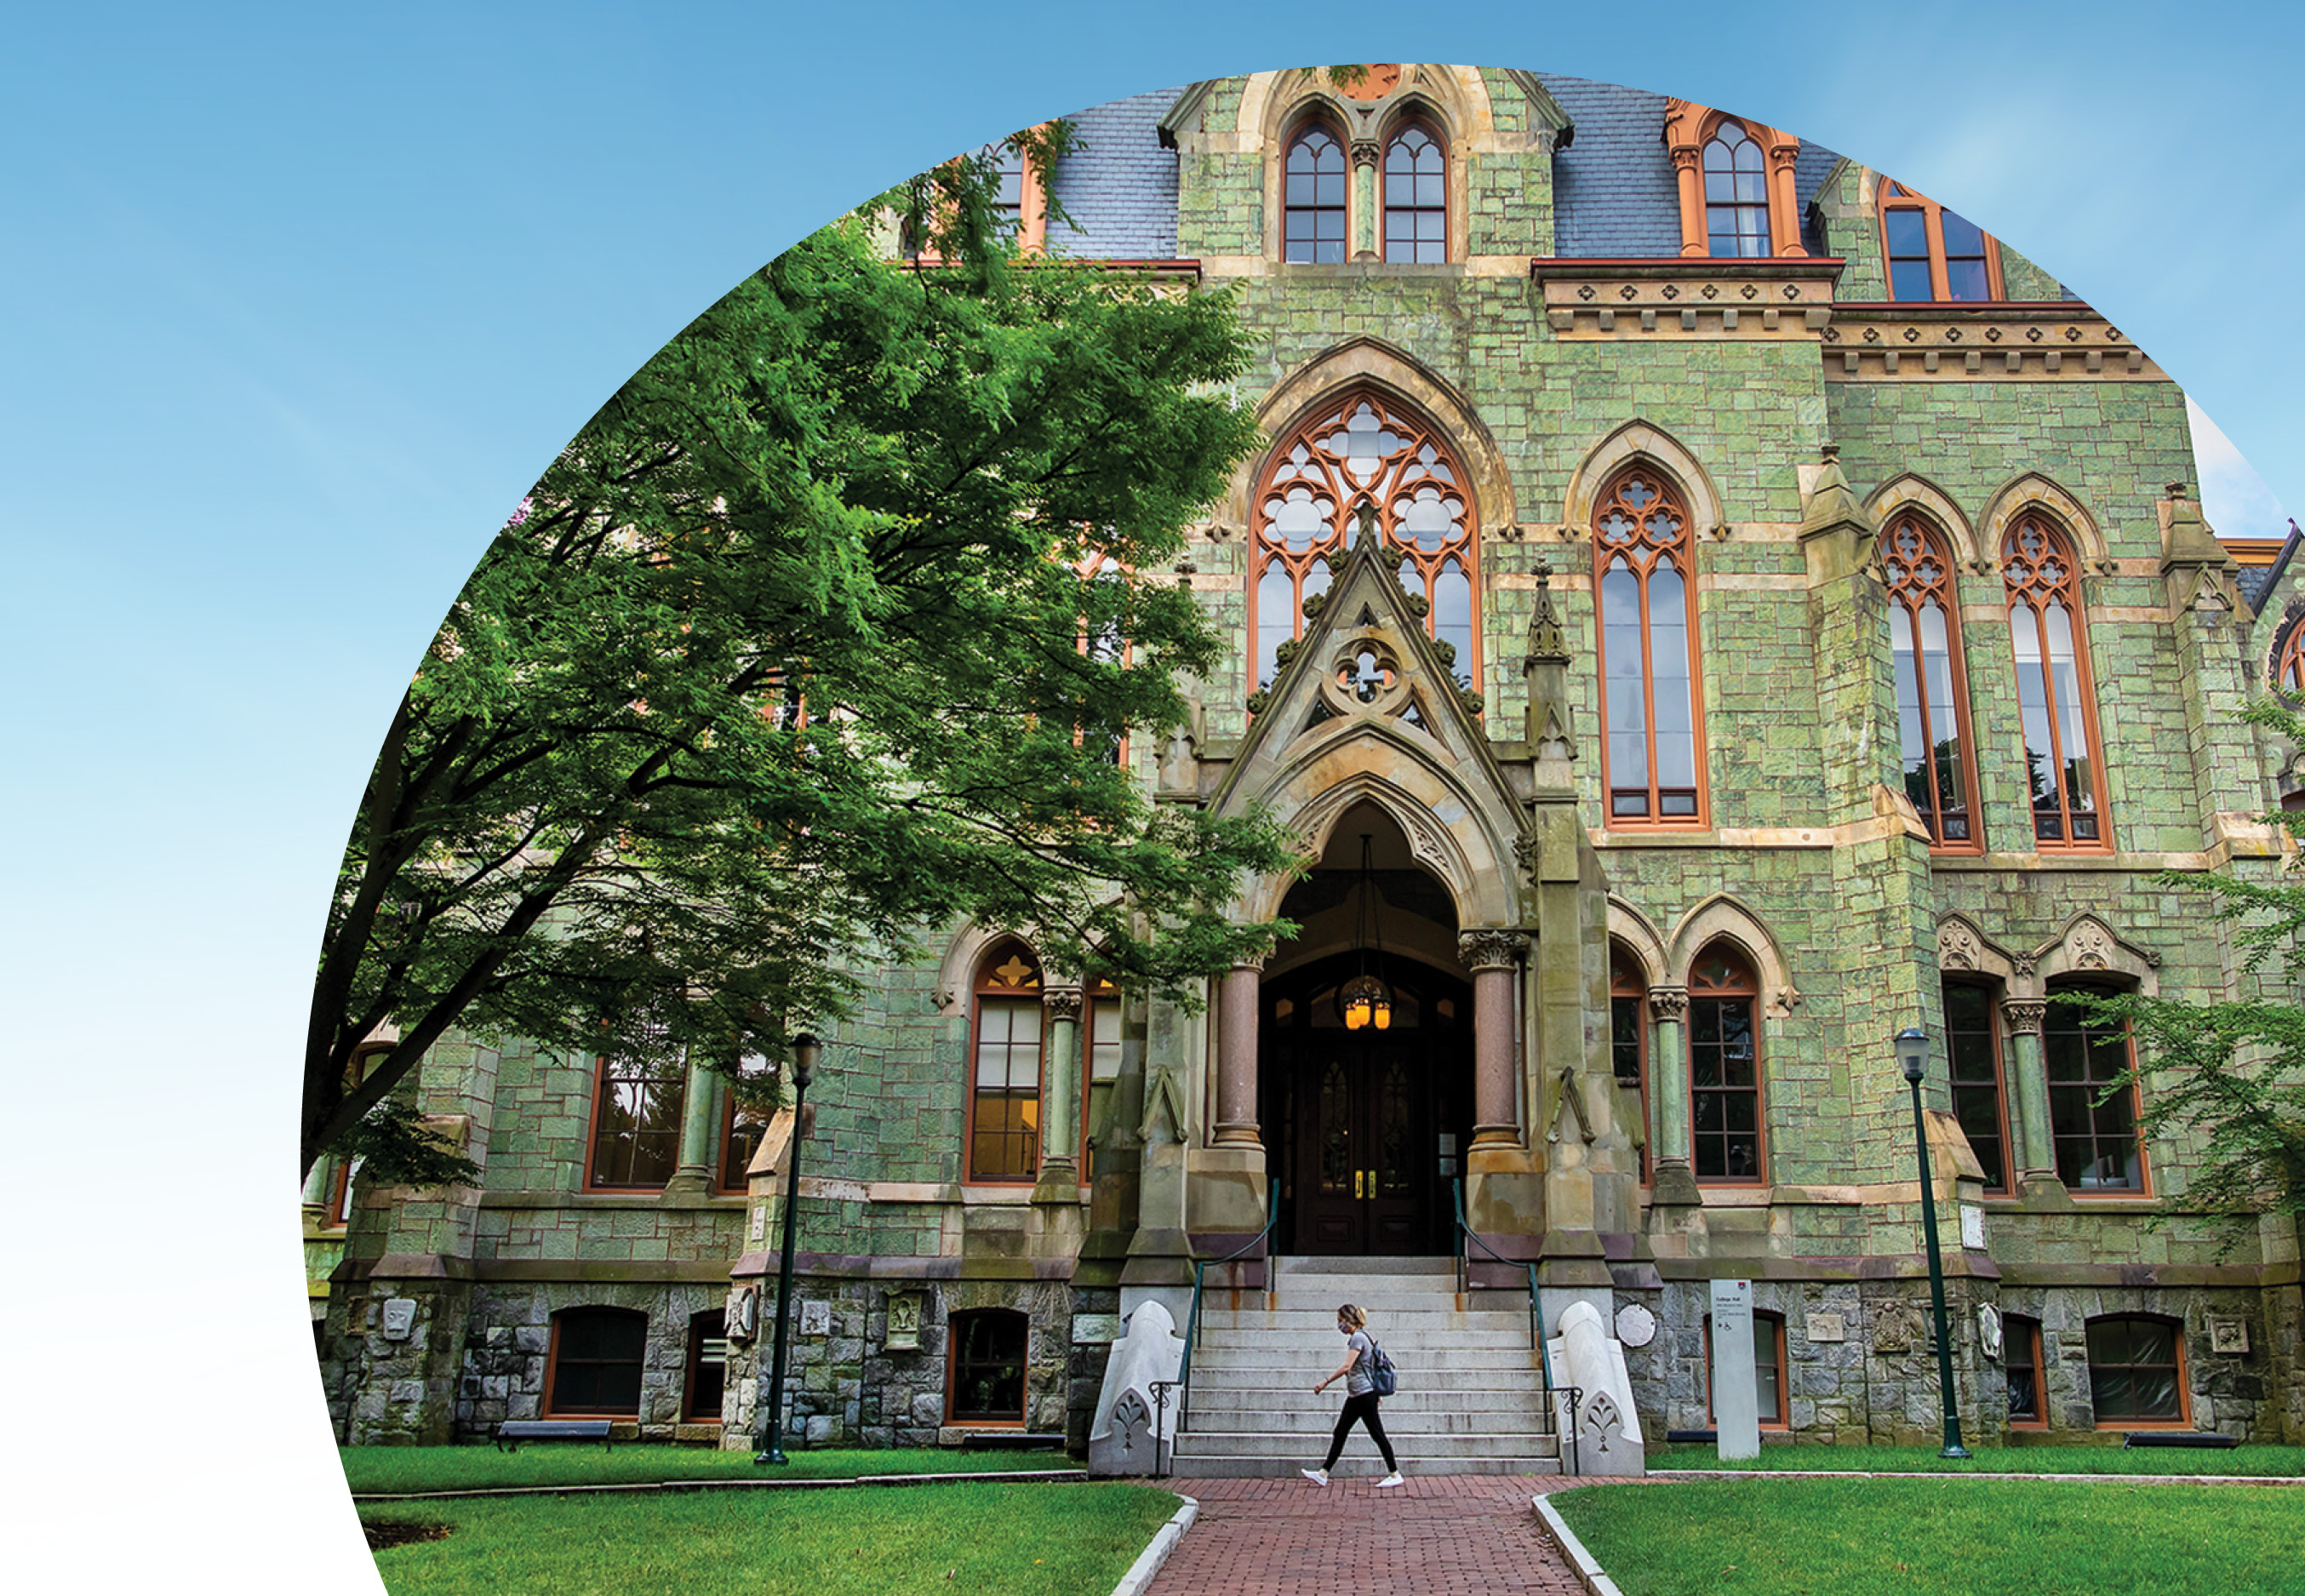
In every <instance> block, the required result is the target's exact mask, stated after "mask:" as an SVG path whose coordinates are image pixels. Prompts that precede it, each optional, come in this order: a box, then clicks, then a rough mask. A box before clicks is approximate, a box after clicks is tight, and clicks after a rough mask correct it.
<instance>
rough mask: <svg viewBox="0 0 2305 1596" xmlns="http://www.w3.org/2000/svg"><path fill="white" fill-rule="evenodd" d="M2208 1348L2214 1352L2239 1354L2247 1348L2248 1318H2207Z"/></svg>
mask: <svg viewBox="0 0 2305 1596" xmlns="http://www.w3.org/2000/svg"><path fill="white" fill-rule="evenodd" d="M2209 1350H2210V1351H2211V1352H2215V1353H2226V1354H2236V1355H2237V1354H2241V1353H2245V1352H2247V1351H2248V1350H2249V1320H2246V1319H2212V1320H2209Z"/></svg>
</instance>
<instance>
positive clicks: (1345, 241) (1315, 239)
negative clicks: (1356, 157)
mask: <svg viewBox="0 0 2305 1596" xmlns="http://www.w3.org/2000/svg"><path fill="white" fill-rule="evenodd" d="M1316 133H1317V134H1319V135H1320V136H1321V137H1323V138H1324V139H1326V140H1328V141H1329V143H1330V144H1331V146H1332V147H1334V149H1335V150H1336V152H1337V161H1338V166H1339V168H1340V170H1339V172H1338V173H1337V174H1334V175H1335V176H1336V178H1337V182H1338V186H1339V201H1338V203H1337V204H1335V205H1322V204H1318V203H1307V204H1302V205H1299V204H1292V203H1291V202H1290V195H1289V188H1290V179H1291V175H1292V174H1291V172H1290V170H1289V168H1290V167H1291V166H1292V165H1293V164H1294V163H1295V161H1296V158H1297V148H1298V147H1299V146H1300V145H1303V144H1304V143H1306V140H1309V139H1311V138H1312V137H1313V136H1314V134H1316ZM1320 159H1321V157H1320V156H1319V155H1318V154H1316V155H1315V156H1314V161H1315V162H1317V161H1319V160H1320ZM1305 175H1306V178H1307V179H1308V180H1309V181H1310V182H1311V183H1312V184H1313V197H1314V200H1318V198H1319V195H1320V183H1321V180H1322V179H1323V178H1324V177H1327V176H1330V175H1331V174H1328V173H1324V172H1322V171H1321V170H1319V168H1318V166H1315V167H1314V169H1313V170H1312V171H1310V172H1307V173H1306V174H1305ZM1331 214H1333V215H1334V216H1336V217H1337V226H1338V229H1339V232H1338V234H1337V237H1336V238H1335V239H1334V240H1333V241H1331V240H1330V239H1327V238H1324V237H1323V236H1322V233H1321V225H1320V218H1321V217H1322V216H1328V215H1331ZM1298 216H1307V217H1311V218H1313V220H1312V232H1311V233H1310V234H1309V235H1308V236H1307V237H1306V238H1305V239H1304V240H1303V241H1302V242H1304V243H1305V244H1306V246H1307V247H1308V249H1309V251H1310V252H1309V253H1307V254H1306V255H1304V256H1303V257H1301V258H1299V257H1298V256H1296V255H1293V254H1291V253H1290V252H1289V251H1290V250H1291V248H1292V246H1293V245H1294V244H1295V243H1297V242H1299V241H1297V239H1295V238H1293V237H1292V236H1291V233H1290V225H1291V223H1292V222H1294V221H1295V219H1296V218H1297V217H1298ZM1330 242H1334V244H1335V245H1336V259H1334V260H1323V259H1321V246H1322V245H1323V244H1325V243H1330ZM1352 255H1353V160H1352V141H1351V140H1348V138H1347V137H1346V136H1345V131H1344V130H1343V129H1342V128H1340V127H1339V126H1338V125H1336V123H1333V122H1331V121H1330V120H1329V118H1328V117H1327V116H1325V115H1314V116H1307V117H1306V118H1305V119H1304V120H1302V121H1301V122H1299V123H1297V124H1296V125H1295V126H1294V127H1292V128H1290V129H1289V136H1288V137H1287V138H1286V139H1284V140H1281V143H1280V261H1281V264H1282V265H1284V266H1340V265H1342V264H1343V263H1345V262H1346V261H1348V260H1350V259H1352Z"/></svg>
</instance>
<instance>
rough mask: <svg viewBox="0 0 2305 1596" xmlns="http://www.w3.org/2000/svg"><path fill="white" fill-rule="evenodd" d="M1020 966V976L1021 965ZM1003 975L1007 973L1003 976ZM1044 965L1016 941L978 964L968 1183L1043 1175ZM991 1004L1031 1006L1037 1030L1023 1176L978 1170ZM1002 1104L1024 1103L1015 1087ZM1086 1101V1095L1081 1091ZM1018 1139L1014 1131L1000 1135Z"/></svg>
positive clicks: (972, 1015) (966, 1145)
mask: <svg viewBox="0 0 2305 1596" xmlns="http://www.w3.org/2000/svg"><path fill="white" fill-rule="evenodd" d="M1020 966H1021V972H1019V967H1020ZM1004 972H1008V974H1007V975H1006V977H1005V978H1004ZM1041 1000H1042V978H1041V963H1040V960H1039V959H1038V958H1036V957H1035V956H1034V955H1033V952H1032V950H1031V949H1030V948H1028V947H1025V944H1024V943H1023V942H1021V941H1018V940H1016V938H1008V939H1005V940H1003V941H1001V942H999V943H998V944H997V945H995V946H994V947H993V948H992V949H991V951H990V952H988V953H987V954H986V955H984V956H983V957H982V959H980V960H978V961H977V965H976V980H975V981H974V984H973V987H972V989H971V992H970V1005H969V1015H968V1062H967V1069H968V1112H967V1115H966V1116H965V1125H964V1126H963V1135H962V1153H961V1167H962V1169H963V1171H964V1176H963V1178H964V1179H965V1181H966V1183H967V1184H970V1185H1012V1186H1013V1185H1029V1184H1032V1183H1033V1182H1034V1181H1036V1180H1038V1179H1039V1178H1040V1173H1041V1107H1042V1103H1043V1101H1044V1100H1045V1095H1046V1092H1047V1089H1048V1053H1049V1030H1048V1023H1047V1016H1046V1014H1044V1013H1043V1012H1042V1009H1041ZM987 1001H991V1002H994V1003H1014V1004H1016V1005H1017V1006H1023V1005H1025V1004H1026V1003H1030V1005H1031V1006H1032V1007H1033V1011H1034V1014H1035V1019H1034V1023H1035V1024H1036V1025H1037V1026H1038V1027H1039V1030H1038V1031H1037V1032H1036V1036H1037V1041H1038V1047H1037V1051H1036V1058H1037V1062H1036V1064H1035V1065H1034V1069H1033V1091H1032V1097H1031V1101H1032V1115H1031V1120H1032V1136H1031V1142H1030V1143H1029V1146H1028V1148H1027V1151H1028V1152H1029V1154H1030V1156H1029V1158H1028V1159H1026V1162H1027V1163H1029V1165H1030V1166H1031V1167H1030V1168H1029V1169H1027V1170H1026V1171H1025V1172H1024V1173H1022V1174H992V1175H986V1174H982V1173H981V1172H980V1171H979V1169H978V1167H977V1161H976V1139H977V1118H978V1108H979V1105H978V1101H977V1099H978V1097H979V1095H980V1093H981V1092H982V1091H983V1089H982V1087H981V1086H980V1085H979V1083H978V1070H979V1064H978V1057H979V1050H980V1049H981V1048H982V1046H983V1045H984V1006H985V1004H986V1002H987ZM999 1091H1001V1092H1002V1094H1003V1096H1002V1100H1003V1101H1015V1100H1021V1099H1017V1098H1011V1097H1009V1096H1008V1093H1011V1092H1014V1091H1016V1088H1014V1087H1003V1088H1000V1089H999ZM1082 1095H1083V1096H1084V1097H1085V1096H1086V1095H1087V1094H1086V1093H1083V1094H1082ZM999 1134H1002V1135H1016V1134H1017V1133H1016V1132H1015V1131H1013V1130H1004V1131H1002V1132H999Z"/></svg>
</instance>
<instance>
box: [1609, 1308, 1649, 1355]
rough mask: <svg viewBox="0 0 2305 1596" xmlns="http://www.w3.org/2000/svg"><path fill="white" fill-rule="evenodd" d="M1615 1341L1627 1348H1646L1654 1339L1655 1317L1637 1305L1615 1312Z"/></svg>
mask: <svg viewBox="0 0 2305 1596" xmlns="http://www.w3.org/2000/svg"><path fill="white" fill-rule="evenodd" d="M1617 1339H1618V1340H1620V1341H1621V1342H1623V1343H1624V1344H1625V1345H1626V1346H1647V1345H1648V1344H1649V1343H1650V1342H1652V1341H1654V1340H1655V1339H1656V1315H1655V1314H1654V1313H1652V1312H1649V1311H1648V1310H1647V1309H1646V1308H1644V1307H1643V1306H1641V1304H1640V1303H1626V1304H1625V1305H1624V1306H1623V1307H1621V1308H1620V1309H1618V1310H1617Z"/></svg>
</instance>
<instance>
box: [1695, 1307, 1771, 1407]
mask: <svg viewBox="0 0 2305 1596" xmlns="http://www.w3.org/2000/svg"><path fill="white" fill-rule="evenodd" d="M1764 1327H1765V1328H1766V1329H1768V1330H1769V1332H1770V1335H1769V1340H1770V1343H1771V1344H1772V1345H1773V1346H1774V1347H1775V1348H1776V1354H1777V1362H1776V1386H1777V1415H1776V1417H1775V1418H1770V1417H1768V1416H1767V1415H1765V1414H1764V1415H1763V1416H1762V1419H1761V1428H1762V1429H1764V1430H1790V1429H1791V1428H1792V1413H1791V1410H1792V1398H1791V1395H1790V1393H1789V1392H1788V1391H1787V1390H1786V1388H1785V1381H1786V1380H1787V1378H1788V1376H1789V1375H1790V1372H1791V1371H1790V1366H1789V1364H1790V1360H1789V1359H1788V1358H1787V1356H1786V1354H1785V1316H1784V1315H1783V1314H1782V1313H1777V1312H1770V1311H1769V1310H1766V1309H1762V1308H1756V1309H1754V1310H1753V1328H1754V1329H1756V1330H1758V1329H1763V1328H1764ZM1704 1329H1705V1422H1706V1423H1707V1424H1717V1423H1718V1422H1719V1421H1718V1420H1717V1419H1715V1418H1714V1413H1713V1315H1711V1314H1710V1313H1708V1314H1706V1315H1705V1327H1704ZM1754 1339H1755V1340H1756V1342H1757V1341H1758V1340H1759V1339H1760V1337H1757V1336H1756V1337H1754ZM1760 1350H1761V1349H1760V1348H1759V1347H1758V1346H1755V1347H1754V1349H1753V1352H1754V1354H1755V1355H1754V1358H1753V1363H1754V1365H1755V1368H1754V1374H1755V1377H1756V1378H1755V1380H1754V1385H1755V1387H1756V1390H1755V1393H1754V1395H1755V1396H1756V1398H1757V1397H1758V1396H1759V1391H1758V1389H1757V1388H1758V1386H1759V1384H1760V1381H1759V1379H1758V1376H1759V1373H1760V1370H1761V1368H1762V1367H1763V1366H1764V1365H1762V1363H1761V1359H1760V1356H1759V1354H1760Z"/></svg>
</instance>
